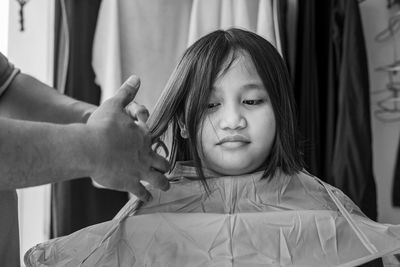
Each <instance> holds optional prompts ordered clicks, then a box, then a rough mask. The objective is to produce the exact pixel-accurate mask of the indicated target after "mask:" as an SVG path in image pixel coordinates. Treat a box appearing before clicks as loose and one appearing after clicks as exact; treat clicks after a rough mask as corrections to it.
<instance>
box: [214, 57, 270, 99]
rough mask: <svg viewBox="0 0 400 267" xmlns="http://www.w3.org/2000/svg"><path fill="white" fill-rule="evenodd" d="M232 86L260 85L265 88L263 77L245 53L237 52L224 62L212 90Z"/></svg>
mask: <svg viewBox="0 0 400 267" xmlns="http://www.w3.org/2000/svg"><path fill="white" fill-rule="evenodd" d="M223 84H225V85H226V84H228V85H230V86H234V87H236V86H242V85H243V86H247V85H249V84H251V85H255V84H256V85H259V87H263V83H262V80H261V77H260V76H259V74H258V72H257V69H256V67H255V65H254V63H253V61H252V59H251V57H250V55H249V54H248V53H247V52H245V51H240V52H237V53H236V54H233V55H230V56H229V57H228V58H227V59H226V60H225V62H224V64H223V68H221V70H220V71H219V73H218V76H217V77H216V79H215V80H214V82H213V86H212V89H213V91H214V92H215V90H216V89H217V90H218V88H219V87H220V86H221V85H223Z"/></svg>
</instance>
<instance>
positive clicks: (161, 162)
mask: <svg viewBox="0 0 400 267" xmlns="http://www.w3.org/2000/svg"><path fill="white" fill-rule="evenodd" d="M151 159H152V161H151V163H152V164H151V167H152V168H153V169H155V170H157V171H159V172H161V173H166V172H167V171H169V163H168V161H167V160H166V159H165V158H164V157H162V156H161V155H159V154H157V153H156V152H152V155H151Z"/></svg>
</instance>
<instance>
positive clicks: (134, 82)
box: [126, 76, 140, 88]
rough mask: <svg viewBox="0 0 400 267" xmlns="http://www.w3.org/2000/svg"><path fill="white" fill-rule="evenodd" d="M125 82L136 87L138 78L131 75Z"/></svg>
mask: <svg viewBox="0 0 400 267" xmlns="http://www.w3.org/2000/svg"><path fill="white" fill-rule="evenodd" d="M126 83H127V84H129V85H130V86H132V87H135V88H136V87H139V85H140V79H139V77H137V76H131V77H129V79H128V80H126Z"/></svg>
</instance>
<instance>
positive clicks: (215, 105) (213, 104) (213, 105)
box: [207, 103, 220, 109]
mask: <svg viewBox="0 0 400 267" xmlns="http://www.w3.org/2000/svg"><path fill="white" fill-rule="evenodd" d="M219 105H220V104H219V103H208V105H207V108H208V109H213V108H216V107H218V106H219Z"/></svg>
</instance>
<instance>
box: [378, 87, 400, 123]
mask: <svg viewBox="0 0 400 267" xmlns="http://www.w3.org/2000/svg"><path fill="white" fill-rule="evenodd" d="M384 92H385V93H389V96H387V97H385V98H384V99H381V100H379V101H377V102H376V105H377V107H378V109H377V110H375V111H374V115H375V117H376V118H377V119H378V120H380V121H383V122H396V121H400V82H390V83H388V84H387V86H386V89H382V90H378V91H374V92H373V93H384Z"/></svg>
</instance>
